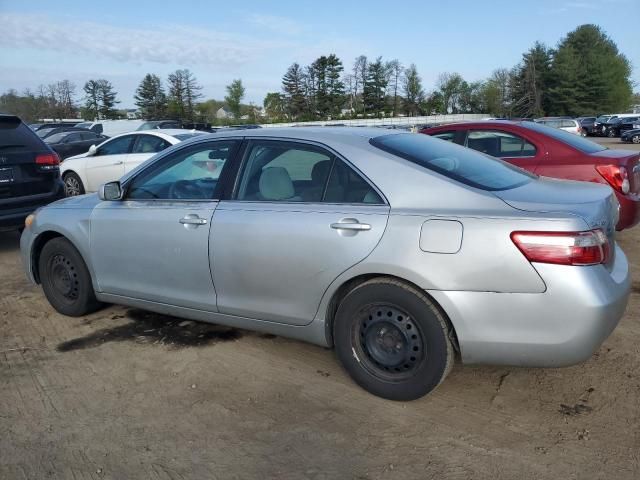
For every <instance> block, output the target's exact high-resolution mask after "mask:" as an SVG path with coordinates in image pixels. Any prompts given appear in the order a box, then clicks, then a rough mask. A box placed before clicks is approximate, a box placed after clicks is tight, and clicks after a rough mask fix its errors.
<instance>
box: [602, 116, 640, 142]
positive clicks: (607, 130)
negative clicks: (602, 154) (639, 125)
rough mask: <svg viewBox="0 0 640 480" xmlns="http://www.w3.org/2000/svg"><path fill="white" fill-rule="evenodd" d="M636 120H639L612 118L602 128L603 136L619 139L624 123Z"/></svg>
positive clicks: (633, 118) (636, 118)
mask: <svg viewBox="0 0 640 480" xmlns="http://www.w3.org/2000/svg"><path fill="white" fill-rule="evenodd" d="M636 120H638V117H617V118H612V119H611V120H609V121H608V122H607V123H605V124H604V125H603V126H602V135H603V136H605V137H609V138H615V137H619V136H620V132H621V129H622V125H623V123H625V122H628V121H636Z"/></svg>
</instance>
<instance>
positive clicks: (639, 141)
mask: <svg viewBox="0 0 640 480" xmlns="http://www.w3.org/2000/svg"><path fill="white" fill-rule="evenodd" d="M631 141H632V142H633V143H635V144H636V145H637V144H640V135H634V136H633V137H631Z"/></svg>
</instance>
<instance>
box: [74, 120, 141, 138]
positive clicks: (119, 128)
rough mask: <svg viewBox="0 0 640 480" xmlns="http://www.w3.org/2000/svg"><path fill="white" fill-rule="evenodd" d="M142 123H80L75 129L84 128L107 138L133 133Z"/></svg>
mask: <svg viewBox="0 0 640 480" xmlns="http://www.w3.org/2000/svg"><path fill="white" fill-rule="evenodd" d="M143 123H144V121H143V120H98V121H96V122H82V123H79V124H77V125H76V127H82V128H86V129H88V130H91V131H92V132H95V133H98V134H101V135H106V136H107V137H115V136H116V135H121V134H123V133H128V132H134V131H135V130H137V129H138V127H139V126H140V125H142V124H143Z"/></svg>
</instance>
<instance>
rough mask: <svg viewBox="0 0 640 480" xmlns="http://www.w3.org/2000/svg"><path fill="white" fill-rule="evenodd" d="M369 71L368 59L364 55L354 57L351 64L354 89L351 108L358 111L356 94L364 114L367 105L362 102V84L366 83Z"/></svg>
mask: <svg viewBox="0 0 640 480" xmlns="http://www.w3.org/2000/svg"><path fill="white" fill-rule="evenodd" d="M368 72H369V60H368V59H367V57H366V56H365V55H360V56H359V57H358V58H356V60H355V62H354V64H353V77H354V90H353V101H354V105H353V108H354V110H355V111H356V112H357V111H358V94H360V97H361V102H360V103H361V104H362V114H363V115H366V113H367V107H366V105H365V103H364V86H365V84H366V83H367V74H368Z"/></svg>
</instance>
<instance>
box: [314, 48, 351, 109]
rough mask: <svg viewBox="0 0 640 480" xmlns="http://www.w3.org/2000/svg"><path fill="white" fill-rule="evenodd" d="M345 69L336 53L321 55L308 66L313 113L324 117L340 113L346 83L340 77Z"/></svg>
mask: <svg viewBox="0 0 640 480" xmlns="http://www.w3.org/2000/svg"><path fill="white" fill-rule="evenodd" d="M343 70H344V67H343V66H342V61H340V59H339V58H338V57H337V56H336V55H334V54H331V55H329V56H324V55H323V56H321V57H319V58H318V59H317V60H316V61H315V62H313V64H311V66H310V67H309V68H308V70H307V72H308V73H307V85H308V88H307V96H308V98H309V100H311V101H310V102H309V103H311V105H312V107H313V109H312V110H311V113H313V114H316V115H317V116H319V117H320V118H322V119H327V118H335V117H338V116H339V115H340V111H341V109H342V105H343V104H344V83H343V82H342V80H341V78H340V77H341V74H342V71H343ZM309 87H312V88H309Z"/></svg>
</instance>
